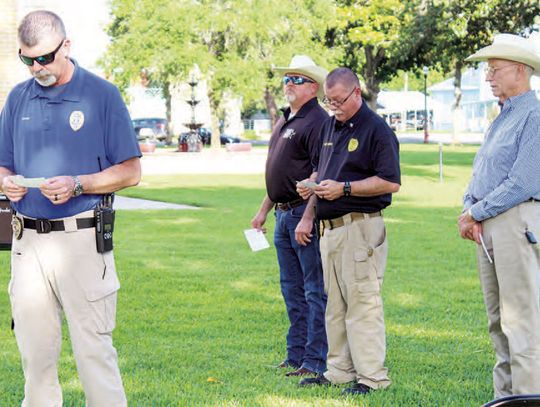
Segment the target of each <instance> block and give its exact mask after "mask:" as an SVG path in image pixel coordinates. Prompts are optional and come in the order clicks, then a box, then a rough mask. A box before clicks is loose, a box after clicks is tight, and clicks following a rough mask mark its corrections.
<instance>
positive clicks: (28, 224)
mask: <svg viewBox="0 0 540 407" xmlns="http://www.w3.org/2000/svg"><path fill="white" fill-rule="evenodd" d="M22 219H23V225H24V226H23V227H24V229H34V230H35V231H36V232H37V233H40V234H41V233H50V232H61V231H63V230H66V228H65V226H64V221H63V220H48V219H30V218H24V217H23V218H22ZM76 221H77V229H88V228H93V227H94V226H95V225H96V220H95V219H94V218H77V219H76Z"/></svg>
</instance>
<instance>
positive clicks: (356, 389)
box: [341, 383, 373, 396]
mask: <svg viewBox="0 0 540 407" xmlns="http://www.w3.org/2000/svg"><path fill="white" fill-rule="evenodd" d="M372 390H373V389H372V388H371V387H369V386H366V385H365V384H363V383H355V384H353V385H352V386H351V387H349V388H347V389H345V390H343V391H342V392H341V394H343V395H344V396H347V395H349V394H350V395H363V394H368V393H369V392H370V391H372Z"/></svg>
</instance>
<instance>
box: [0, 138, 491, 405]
mask: <svg viewBox="0 0 540 407" xmlns="http://www.w3.org/2000/svg"><path fill="white" fill-rule="evenodd" d="M475 151H476V149H475V148H474V147H445V181H444V183H442V184H441V183H439V177H438V152H437V146H431V145H430V146H424V145H403V146H402V156H401V157H402V172H403V180H402V181H403V187H402V189H401V191H400V192H399V193H398V194H396V195H395V198H394V203H393V205H392V207H391V208H389V209H388V210H387V211H386V212H385V218H386V222H387V227H388V235H389V244H390V252H389V261H388V268H387V271H386V278H385V285H384V293H383V296H384V300H385V313H386V324H387V340H388V355H387V366H388V367H389V369H390V377H391V379H392V380H393V385H392V386H391V387H390V388H388V389H387V390H385V391H378V392H374V393H372V394H370V395H368V396H365V397H362V398H344V397H342V396H341V394H340V392H341V388H339V387H332V388H323V389H301V388H299V387H298V385H297V383H298V380H297V379H289V378H286V377H284V376H283V373H282V372H278V371H276V370H275V369H273V368H271V367H270V366H271V365H275V364H277V363H279V362H280V361H281V360H283V358H284V356H285V333H286V330H287V326H288V323H287V319H286V314H285V308H284V304H283V300H282V298H281V294H280V289H279V277H278V269H277V262H276V258H275V250H274V248H273V247H272V248H271V249H270V250H265V251H262V252H257V253H252V252H250V251H249V249H248V246H247V243H246V242H245V241H244V237H243V232H242V231H243V229H246V228H248V227H249V226H250V219H251V217H252V216H253V215H254V213H255V212H256V210H257V209H258V206H259V203H260V201H261V198H262V196H263V194H264V178H263V176H261V175H253V176H223V175H216V176H207V175H205V176H189V175H185V176H159V177H158V176H153V177H145V178H144V179H143V182H142V183H141V185H140V186H138V187H137V188H132V189H129V190H127V191H125V194H126V195H129V196H133V197H139V198H148V199H153V200H163V201H168V202H176V203H184V204H192V205H197V206H200V207H202V209H201V210H189V211H129V212H128V211H120V212H119V213H118V214H117V220H118V222H117V227H116V235H115V245H116V249H115V255H116V260H117V268H118V270H119V276H120V279H121V282H122V289H121V290H120V295H119V304H118V317H117V329H116V330H115V332H114V339H115V344H116V347H117V349H118V352H119V356H120V365H121V370H122V374H123V379H124V383H125V387H126V390H127V393H128V398H129V401H130V405H131V406H195V405H207V406H358V405H361V406H479V405H481V404H483V403H484V402H487V401H489V400H490V399H491V398H492V390H491V366H492V364H493V362H494V356H493V354H492V351H491V346H490V343H489V339H488V336H487V330H486V317H485V315H484V308H483V302H482V295H481V291H480V287H479V282H478V278H477V274H476V268H475V260H474V247H473V245H472V244H471V243H470V242H465V241H462V240H461V239H460V238H459V236H458V233H457V227H456V217H457V216H458V214H459V212H460V208H461V195H462V193H463V191H464V189H465V186H466V183H467V181H468V178H469V175H470V168H471V163H472V159H473V156H474V153H475ZM273 224H274V220H273V217H270V219H269V225H268V226H269V232H268V233H269V235H270V236H271V233H272V229H273ZM0 262H1V270H2V271H1V272H0V287H4V289H2V291H1V293H0V323H1V325H0V406H1V407H4V406H9V407H11V406H16V405H18V404H20V401H21V399H22V397H23V375H22V371H21V368H20V362H19V355H18V351H17V347H16V344H15V340H14V337H13V335H12V332H11V330H10V327H9V326H10V320H11V319H10V318H11V317H10V311H9V299H8V295H7V292H6V291H7V290H6V289H5V287H7V283H8V280H9V257H8V253H7V252H2V253H1V254H0ZM64 338H65V340H64V344H63V350H62V356H61V360H60V375H61V382H62V386H63V389H64V399H65V405H66V406H83V405H84V395H83V392H82V389H81V386H80V384H79V381H78V379H77V374H76V368H75V364H74V359H73V357H72V354H71V349H70V345H69V341H68V339H67V338H68V335H67V331H65V333H64ZM366 340H369V338H366ZM104 407H106V406H104Z"/></svg>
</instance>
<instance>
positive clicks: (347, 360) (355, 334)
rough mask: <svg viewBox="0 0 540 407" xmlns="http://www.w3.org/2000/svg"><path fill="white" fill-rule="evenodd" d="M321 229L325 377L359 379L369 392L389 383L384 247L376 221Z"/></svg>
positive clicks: (349, 221)
mask: <svg viewBox="0 0 540 407" xmlns="http://www.w3.org/2000/svg"><path fill="white" fill-rule="evenodd" d="M343 220H344V225H343V226H341V227H337V228H334V229H332V230H330V229H325V230H324V235H323V236H322V238H321V240H320V245H321V256H322V263H323V273H324V284H325V290H326V292H327V294H328V303H327V306H326V333H327V335H328V359H327V368H328V370H327V371H326V372H325V374H324V375H325V377H326V378H327V379H328V380H330V381H331V382H332V383H336V384H338V383H346V382H350V381H357V382H358V383H363V384H365V385H367V386H369V387H371V388H374V389H378V388H385V387H388V386H389V385H390V379H389V378H388V370H387V369H386V368H385V367H384V359H385V354H386V338H385V326H384V314H383V303H382V298H381V287H382V282H383V276H384V270H385V267H386V256H387V252H388V246H387V241H386V231H385V226H384V221H383V218H382V217H381V216H379V217H374V218H370V217H367V216H366V217H365V218H364V219H358V220H352V219H351V216H350V214H348V215H345V216H344V217H343Z"/></svg>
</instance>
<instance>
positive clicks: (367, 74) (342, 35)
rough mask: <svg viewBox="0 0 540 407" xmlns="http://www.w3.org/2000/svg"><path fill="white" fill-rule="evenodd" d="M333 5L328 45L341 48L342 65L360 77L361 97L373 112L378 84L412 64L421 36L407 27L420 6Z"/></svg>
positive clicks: (348, 1)
mask: <svg viewBox="0 0 540 407" xmlns="http://www.w3.org/2000/svg"><path fill="white" fill-rule="evenodd" d="M337 4H338V12H337V13H338V19H337V23H336V25H335V26H334V27H333V29H332V30H330V32H329V36H328V40H329V43H330V44H331V45H333V44H339V45H341V46H342V47H343V48H344V58H343V60H342V61H343V63H344V65H345V66H348V67H350V68H351V69H353V70H354V71H356V72H359V73H360V74H361V76H362V78H363V79H364V81H365V89H363V90H364V93H365V94H364V96H365V98H366V100H367V102H368V104H369V105H370V106H371V107H372V108H373V109H375V108H376V102H377V95H378V93H379V90H380V84H381V83H383V82H387V81H389V80H390V79H391V78H392V77H393V76H394V75H395V74H396V72H397V71H398V70H399V69H403V70H409V69H411V68H412V67H413V66H414V65H415V63H416V50H417V49H419V48H420V42H421V41H422V40H423V37H424V35H425V34H424V33H419V32H417V31H416V30H413V29H411V25H412V24H414V22H415V17H416V15H417V14H418V13H419V12H421V8H420V6H421V4H418V2H417V1H408V2H402V1H400V0H355V1H352V0H338V1H337Z"/></svg>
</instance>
